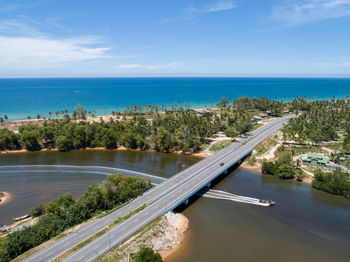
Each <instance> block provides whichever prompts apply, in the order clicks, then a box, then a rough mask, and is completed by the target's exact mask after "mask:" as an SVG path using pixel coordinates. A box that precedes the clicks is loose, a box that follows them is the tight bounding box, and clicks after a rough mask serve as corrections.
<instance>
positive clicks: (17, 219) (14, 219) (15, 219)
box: [13, 214, 30, 221]
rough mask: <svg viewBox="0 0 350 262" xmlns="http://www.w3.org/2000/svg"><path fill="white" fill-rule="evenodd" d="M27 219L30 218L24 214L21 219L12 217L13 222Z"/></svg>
mask: <svg viewBox="0 0 350 262" xmlns="http://www.w3.org/2000/svg"><path fill="white" fill-rule="evenodd" d="M28 217H30V216H29V215H28V214H25V215H24V216H21V217H14V218H13V221H20V220H22V219H26V218H28Z"/></svg>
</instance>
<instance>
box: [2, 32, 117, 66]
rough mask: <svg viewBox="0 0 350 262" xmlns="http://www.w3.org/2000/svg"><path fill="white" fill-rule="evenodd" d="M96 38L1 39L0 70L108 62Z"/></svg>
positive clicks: (105, 49)
mask: <svg viewBox="0 0 350 262" xmlns="http://www.w3.org/2000/svg"><path fill="white" fill-rule="evenodd" d="M96 44H98V40H97V39H96V38H88V37H87V38H70V39H50V38H47V37H29V36H28V37H9V36H0V68H5V69H40V68H47V67H61V66H64V65H66V64H69V63H76V62H82V61H89V60H96V59H105V58H111V57H112V56H111V55H109V54H108V53H107V51H108V50H109V48H107V47H95V46H96Z"/></svg>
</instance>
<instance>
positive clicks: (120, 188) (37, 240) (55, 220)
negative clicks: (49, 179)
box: [0, 174, 151, 262]
mask: <svg viewBox="0 0 350 262" xmlns="http://www.w3.org/2000/svg"><path fill="white" fill-rule="evenodd" d="M149 188H151V182H150V180H149V179H144V178H139V177H132V176H122V175H121V174H113V175H108V176H107V179H106V180H105V181H103V183H102V185H101V186H98V185H97V184H92V185H91V186H89V187H88V189H87V191H86V192H85V193H84V194H83V196H82V197H81V198H80V199H78V200H75V199H73V197H72V195H71V194H69V193H67V194H63V195H60V196H59V197H58V198H56V199H54V200H52V201H50V202H49V203H47V204H45V205H42V204H36V205H35V206H34V207H33V208H32V209H31V210H30V211H29V213H30V215H31V216H33V217H39V220H38V222H37V223H36V224H34V225H33V226H30V227H26V228H25V229H23V230H20V231H16V232H12V233H10V234H8V235H7V236H6V237H1V238H0V262H5V261H6V262H7V261H10V260H11V259H14V258H15V257H17V256H19V255H20V254H22V253H24V252H26V251H27V250H29V249H31V248H33V247H35V246H38V245H40V244H41V243H43V242H45V241H47V240H49V239H51V238H53V237H55V236H57V235H59V234H60V233H62V232H63V231H64V230H66V229H68V228H70V227H72V226H75V225H77V224H80V223H82V222H84V221H86V220H87V219H89V218H91V217H93V216H95V215H97V214H99V213H101V211H104V210H108V209H112V208H114V207H116V206H118V205H121V204H123V203H125V202H126V201H128V200H130V199H132V198H135V197H137V196H139V195H141V194H142V193H143V192H145V191H146V190H148V189H149Z"/></svg>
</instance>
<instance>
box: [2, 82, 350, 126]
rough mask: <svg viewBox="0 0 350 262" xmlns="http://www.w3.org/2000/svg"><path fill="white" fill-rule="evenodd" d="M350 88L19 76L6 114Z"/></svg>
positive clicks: (6, 97) (197, 103)
mask: <svg viewBox="0 0 350 262" xmlns="http://www.w3.org/2000/svg"><path fill="white" fill-rule="evenodd" d="M349 93H350V78H237V77H235V78H197V77H186V78H179V77H177V78H170V77H169V78H168V77H166V78H31V79H25V78H18V79H0V116H3V115H5V114H6V115H8V117H9V120H20V119H26V118H27V116H28V115H30V116H31V117H32V118H36V115H37V114H40V115H41V117H47V116H48V112H52V113H53V115H54V114H55V112H56V111H61V110H64V109H67V110H68V111H69V112H70V113H71V112H72V111H73V109H74V107H75V106H76V105H77V104H81V105H83V106H84V107H85V108H86V109H87V110H88V111H92V110H95V111H96V113H97V115H103V114H110V112H111V111H112V110H114V111H121V110H122V109H123V108H124V107H126V106H131V105H132V104H134V105H150V104H151V105H157V104H159V105H162V104H163V105H167V104H170V105H172V104H173V103H175V102H176V103H178V102H179V101H180V102H181V103H183V104H184V103H185V102H187V103H189V105H190V106H191V107H197V108H200V107H204V106H211V104H212V102H215V103H216V102H218V101H219V100H220V98H221V97H226V98H236V97H238V96H250V97H268V98H272V99H279V100H284V101H288V100H292V99H294V98H295V97H297V96H299V97H302V96H305V97H312V98H314V99H329V98H330V97H335V98H342V97H345V96H346V95H347V94H349Z"/></svg>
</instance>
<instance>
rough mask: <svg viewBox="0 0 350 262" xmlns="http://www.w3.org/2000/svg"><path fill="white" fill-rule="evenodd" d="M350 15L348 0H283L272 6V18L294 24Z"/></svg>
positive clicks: (349, 1) (349, 0)
mask: <svg viewBox="0 0 350 262" xmlns="http://www.w3.org/2000/svg"><path fill="white" fill-rule="evenodd" d="M349 15H350V0H284V1H283V2H282V3H281V4H278V5H276V6H274V7H273V10H272V18H273V19H275V20H279V21H283V22H285V23H286V24H287V25H290V26H296V25H300V24H306V23H311V22H315V21H319V20H325V19H331V18H338V17H344V16H349Z"/></svg>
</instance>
